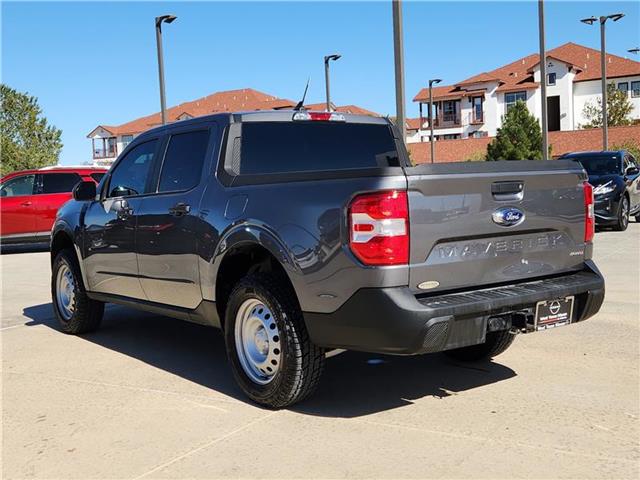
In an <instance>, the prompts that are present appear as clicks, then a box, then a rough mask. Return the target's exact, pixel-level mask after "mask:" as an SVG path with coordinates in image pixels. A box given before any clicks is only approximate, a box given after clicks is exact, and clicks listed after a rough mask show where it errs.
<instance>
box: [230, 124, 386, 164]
mask: <svg viewBox="0 0 640 480" xmlns="http://www.w3.org/2000/svg"><path fill="white" fill-rule="evenodd" d="M240 151H241V154H240V173H241V174H262V173H292V172H309V171H322V170H347V169H354V168H375V167H389V166H398V165H399V163H398V153H397V151H396V145H395V141H394V139H393V135H392V133H391V129H390V128H389V126H388V125H376V124H364V123H342V122H255V123H252V122H247V123H244V124H243V125H242V141H241V145H240ZM234 153H235V152H234Z"/></svg>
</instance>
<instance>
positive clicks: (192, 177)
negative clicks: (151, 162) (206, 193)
mask: <svg viewBox="0 0 640 480" xmlns="http://www.w3.org/2000/svg"><path fill="white" fill-rule="evenodd" d="M208 142H209V130H198V131H196V132H188V133H180V134H177V135H172V136H171V138H170V139H169V146H168V147H167V153H166V154H165V156H164V162H163V163H162V171H161V172H160V184H159V186H158V191H159V192H175V191H182V190H189V189H191V188H193V187H195V186H196V185H197V184H198V183H199V182H200V177H201V175H202V166H203V164H204V157H205V154H206V152H207V143H208Z"/></svg>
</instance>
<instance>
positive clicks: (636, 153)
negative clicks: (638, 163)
mask: <svg viewBox="0 0 640 480" xmlns="http://www.w3.org/2000/svg"><path fill="white" fill-rule="evenodd" d="M611 150H614V151H615V150H626V151H627V152H629V153H630V154H631V155H633V157H634V158H635V159H636V160H638V159H640V143H638V141H637V140H633V139H629V140H624V141H623V142H620V143H616V144H615V145H613V146H611Z"/></svg>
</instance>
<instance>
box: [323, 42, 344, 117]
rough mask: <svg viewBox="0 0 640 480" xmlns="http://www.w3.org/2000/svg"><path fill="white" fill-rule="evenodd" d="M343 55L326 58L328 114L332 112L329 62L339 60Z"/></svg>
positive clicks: (325, 81) (325, 79)
mask: <svg viewBox="0 0 640 480" xmlns="http://www.w3.org/2000/svg"><path fill="white" fill-rule="evenodd" d="M341 56H342V55H338V54H333V55H327V56H325V57H324V83H325V88H326V91H327V112H330V111H331V94H330V93H329V62H330V61H331V60H334V61H335V60H338V59H339V58H340V57H341Z"/></svg>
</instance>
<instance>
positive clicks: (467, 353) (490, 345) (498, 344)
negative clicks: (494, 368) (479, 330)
mask: <svg viewBox="0 0 640 480" xmlns="http://www.w3.org/2000/svg"><path fill="white" fill-rule="evenodd" d="M515 339H516V335H515V333H511V332H509V330H501V331H498V332H487V336H486V341H485V342H484V343H481V344H479V345H471V346H469V347H462V348H456V349H454V350H448V351H446V352H445V353H446V354H447V355H449V356H450V357H453V358H455V359H456V360H463V361H466V362H472V361H477V360H490V359H491V358H493V357H495V356H497V355H500V354H501V353H502V352H504V351H505V350H506V349H507V348H509V347H510V346H511V344H512V343H513V341H514V340H515Z"/></svg>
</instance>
